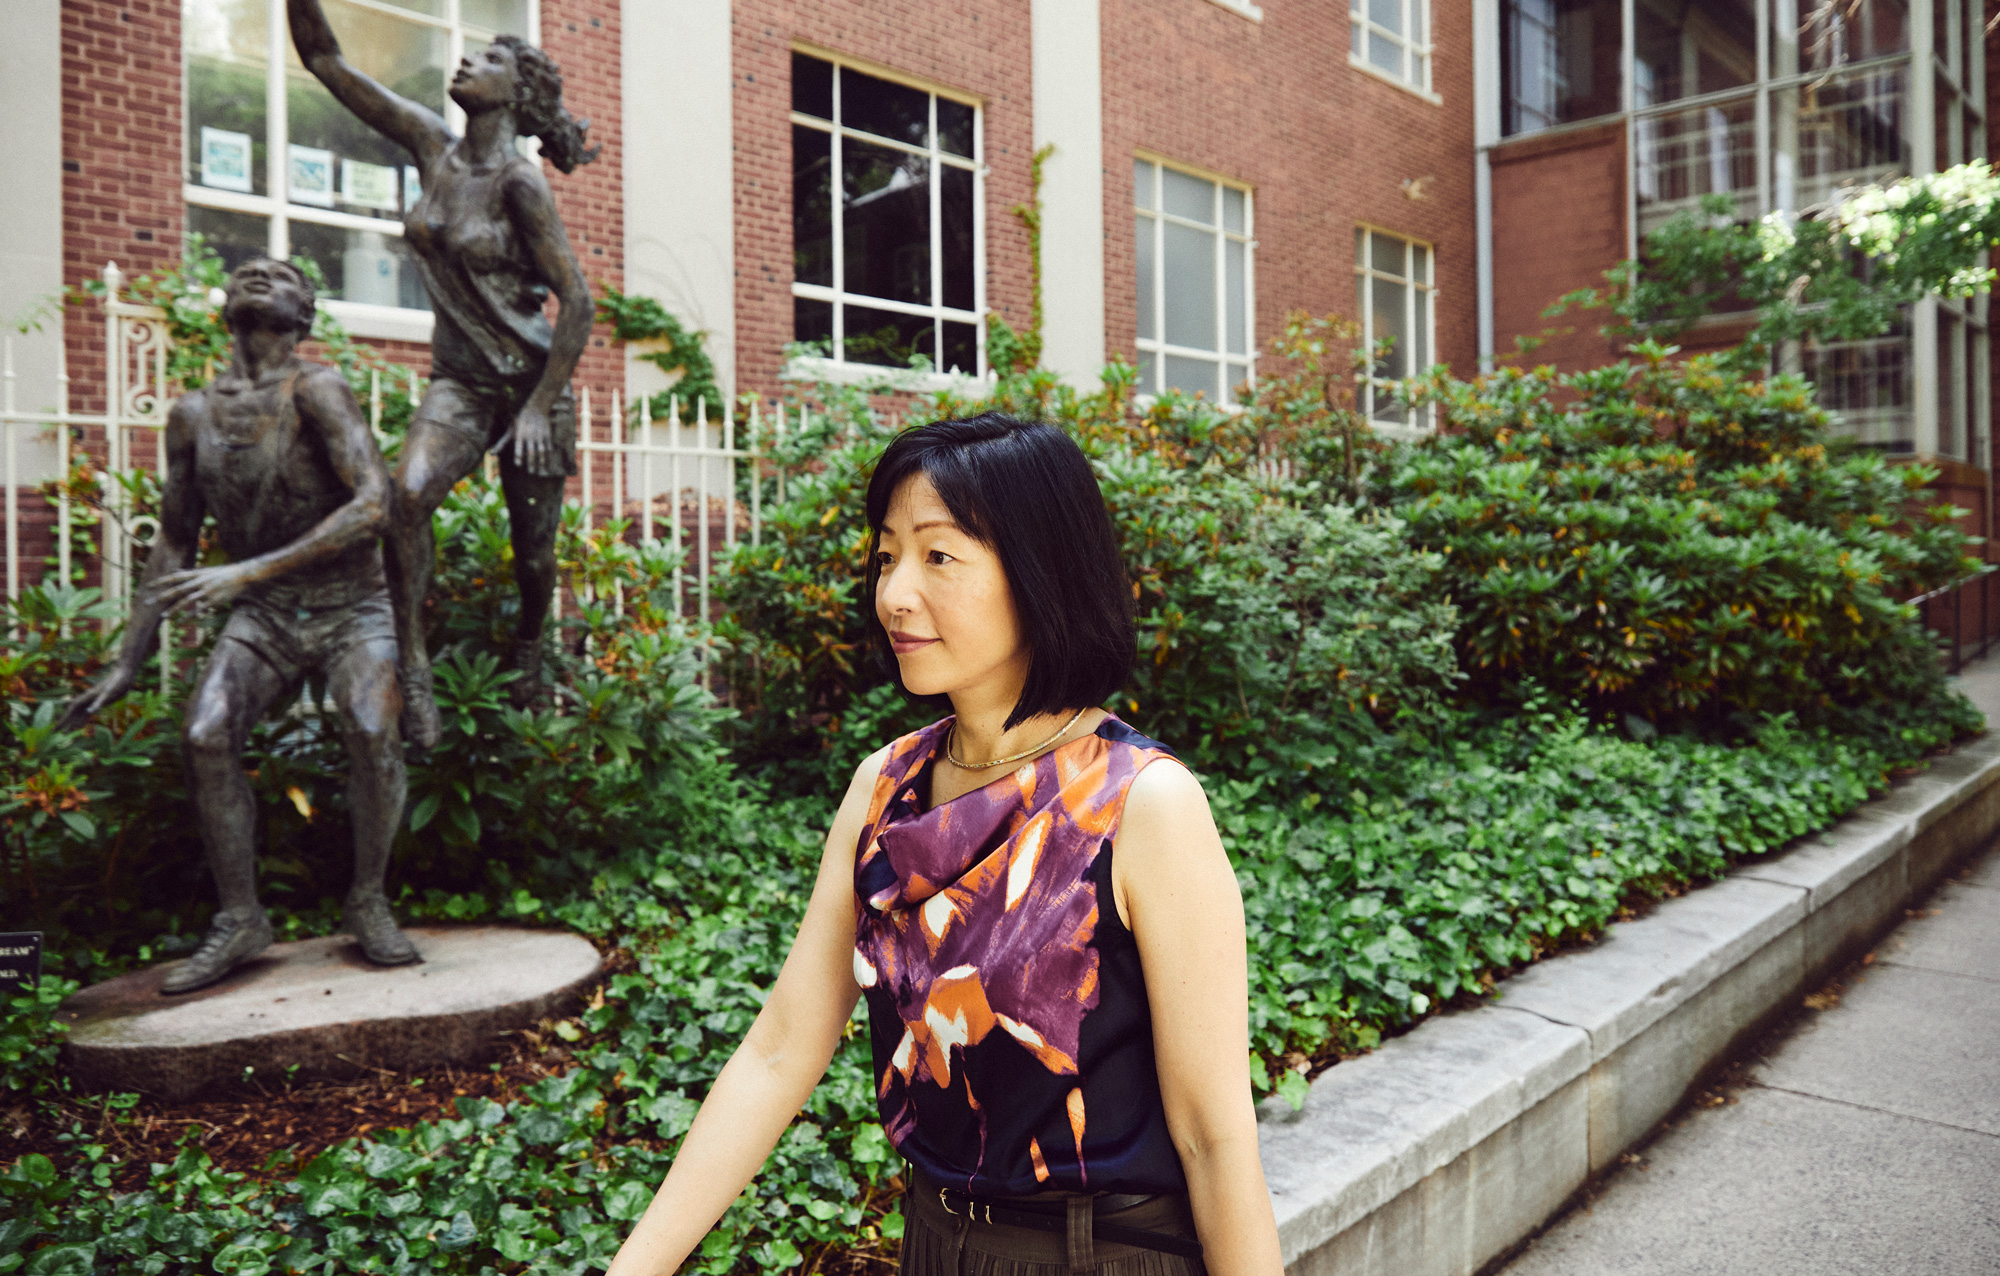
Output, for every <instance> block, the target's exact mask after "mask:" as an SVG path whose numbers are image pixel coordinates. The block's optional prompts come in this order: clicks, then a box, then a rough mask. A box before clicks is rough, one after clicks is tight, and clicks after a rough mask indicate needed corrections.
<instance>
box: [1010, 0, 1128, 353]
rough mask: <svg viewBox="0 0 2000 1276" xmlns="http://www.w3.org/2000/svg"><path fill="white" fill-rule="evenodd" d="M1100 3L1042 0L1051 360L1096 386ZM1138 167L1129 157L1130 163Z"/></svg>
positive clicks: (1100, 275)
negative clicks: (1048, 153)
mask: <svg viewBox="0 0 2000 1276" xmlns="http://www.w3.org/2000/svg"><path fill="white" fill-rule="evenodd" d="M1097 9H1098V0H1033V3H1032V6H1031V10H1030V18H1031V21H1032V22H1033V24H1034V41H1033V77H1034V95H1035V118H1034V135H1035V148H1036V149H1037V150H1040V149H1041V148H1042V147H1043V146H1046V145H1050V144H1053V145H1054V146H1055V148H1056V149H1055V153H1054V154H1053V155H1051V156H1050V157H1049V160H1048V163H1047V164H1045V165H1043V167H1042V303H1043V308H1042V313H1043V319H1042V363H1043V364H1044V365H1045V366H1046V367H1048V368H1049V369H1051V370H1052V371H1054V372H1057V373H1059V374H1061V375H1062V377H1063V378H1064V379H1065V380H1067V381H1069V382H1070V383H1071V384H1073V385H1076V386H1078V387H1080V388H1083V389H1093V388H1095V387H1096V386H1097V384H1098V373H1099V372H1100V371H1101V370H1102V369H1103V367H1104V228H1105V219H1104V69H1103V58H1102V48H1101V45H1100V43H1099V39H1098V22H1097ZM1127 162H1129V159H1128V161H1127Z"/></svg>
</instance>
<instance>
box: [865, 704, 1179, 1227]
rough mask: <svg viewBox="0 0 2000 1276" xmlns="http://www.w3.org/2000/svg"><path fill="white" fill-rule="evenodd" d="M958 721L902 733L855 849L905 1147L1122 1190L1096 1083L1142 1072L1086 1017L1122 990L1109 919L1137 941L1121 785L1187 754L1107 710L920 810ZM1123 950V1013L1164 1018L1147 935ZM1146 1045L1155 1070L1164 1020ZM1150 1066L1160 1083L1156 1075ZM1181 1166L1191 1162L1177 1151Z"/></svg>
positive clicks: (895, 1116)
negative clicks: (1111, 985) (1117, 878)
mask: <svg viewBox="0 0 2000 1276" xmlns="http://www.w3.org/2000/svg"><path fill="white" fill-rule="evenodd" d="M949 727H950V722H949V720H947V721H945V722H940V723H936V724H934V725H932V726H929V727H926V728H924V729H923V730H921V731H918V732H915V733H913V734H911V735H908V736H904V737H903V738H901V739H899V740H897V741H896V742H895V743H894V744H893V745H891V746H890V751H889V757H888V759H887V760H886V761H885V762H884V764H883V767H882V771H881V773H880V776H879V777H878V779H877V780H876V785H875V791H874V794H873V797H872V800H871V802H870V804H869V808H868V817H867V822H866V824H865V825H864V827H863V830H862V834H861V839H860V843H859V846H858V851H857V855H856V860H855V895H856V905H857V925H856V939H855V949H854V975H855V980H856V982H857V983H859V984H860V985H861V988H862V990H863V993H864V994H865V996H866V997H867V999H868V1003H869V1014H870V1021H871V1026H872V1029H873V1035H874V1041H875V1056H876V1082H877V1093H878V1097H879V1100H880V1104H881V1112H882V1123H883V1127H884V1129H885V1130H886V1131H887V1133H888V1135H889V1138H890V1140H891V1141H892V1142H893V1143H894V1144H895V1145H896V1146H897V1148H898V1149H899V1150H901V1151H902V1152H903V1153H904V1155H905V1156H908V1157H910V1159H911V1160H913V1161H915V1162H917V1163H918V1164H919V1165H921V1166H923V1167H924V1168H925V1169H927V1170H930V1171H931V1173H933V1174H934V1175H936V1176H937V1177H939V1178H941V1179H943V1180H945V1181H947V1182H952V1181H957V1182H965V1183H967V1184H968V1185H969V1188H970V1190H973V1191H975V1192H978V1191H985V1192H988V1193H1020V1192H1024V1191H1026V1192H1032V1191H1035V1190H1038V1189H1042V1188H1047V1187H1057V1186H1067V1187H1069V1188H1071V1189H1082V1188H1085V1187H1088V1188H1090V1189H1091V1190H1126V1189H1123V1188H1114V1187H1110V1186H1108V1185H1103V1184H1101V1183H1100V1182H1099V1180H1100V1179H1101V1178H1102V1175H1101V1174H1094V1173H1093V1168H1094V1166H1093V1164H1092V1160H1093V1158H1092V1144H1093V1143H1094V1142H1096V1140H1095V1139H1094V1138H1093V1137H1092V1136H1093V1135H1094V1133H1095V1132H1096V1131H1095V1129H1094V1127H1093V1119H1094V1112H1093V1108H1094V1101H1095V1100H1096V1099H1097V1091H1098V1089H1099V1088H1100V1086H1101V1085H1103V1084H1105V1083H1107V1082H1109V1083H1111V1084H1114V1085H1116V1086H1118V1087H1120V1088H1121V1089H1123V1090H1125V1091H1129V1090H1130V1088H1131V1087H1130V1084H1129V1079H1125V1078H1119V1077H1114V1076H1109V1075H1106V1074H1104V1072H1103V1070H1102V1068H1099V1067H1094V1066H1093V1065H1094V1064H1096V1063H1098V1062H1099V1060H1094V1059H1093V1058H1092V1055H1093V1054H1097V1055H1103V1056H1105V1057H1106V1058H1108V1059H1112V1060H1115V1061H1116V1062H1117V1066H1116V1067H1115V1068H1114V1069H1113V1071H1114V1072H1117V1071H1123V1070H1126V1069H1129V1068H1130V1067H1131V1066H1132V1060H1131V1059H1130V1058H1128V1057H1127V1056H1129V1055H1130V1054H1131V1051H1130V1049H1129V1048H1128V1047H1129V1045H1130V1043H1112V1045H1113V1049H1112V1050H1111V1051H1109V1052H1108V1053H1107V1052H1106V1051H1104V1050H1093V1049H1091V1047H1092V1046H1094V1045H1097V1044H1099V1043H1098V1041H1097V1040H1096V1039H1097V1038H1098V1037H1101V1036H1102V1035H1103V1034H1101V1033H1097V1034H1091V1033H1086V1021H1087V1020H1089V1019H1090V1018H1091V1016H1092V1015H1093V1012H1095V1011H1097V1010H1098V1009H1099V1007H1100V1004H1101V1003H1102V1001H1103V999H1104V996H1105V993H1106V991H1107V989H1106V987H1105V983H1104V974H1105V963H1104V956H1105V951H1104V948H1105V946H1104V944H1103V943H1101V942H1100V941H1101V939H1103V938H1104V932H1107V931H1112V932H1116V938H1118V939H1122V940H1123V941H1124V943H1123V947H1124V948H1130V934H1129V932H1126V931H1124V929H1123V927H1122V926H1120V925H1119V924H1118V922H1117V919H1116V915H1115V909H1114V908H1112V906H1111V903H1110V900H1109V898H1108V889H1109V887H1108V883H1109V876H1108V871H1104V870H1108V866H1109V861H1108V852H1109V850H1110V848H1111V845H1112V839H1113V837H1114V836H1115V834H1116V832H1117V828H1118V822H1119V817H1120V815H1121V814H1122V812H1123V810H1124V804H1125V796H1126V792H1127V790H1128V789H1129V788H1130V786H1131V783H1132V780H1133V779H1134V777H1136V776H1137V775H1138V773H1139V771H1140V770H1141V769H1142V768H1143V767H1145V766H1146V764H1147V763H1148V762H1151V761H1152V760H1153V759H1155V758H1158V757H1170V756H1172V755H1171V753H1170V752H1169V751H1168V750H1167V749H1166V748H1165V747H1164V746H1161V745H1159V744H1157V743H1155V742H1153V741H1151V740H1148V739H1146V738H1145V737H1144V736H1141V735H1139V734H1138V733H1137V732H1135V731H1133V730H1132V729H1131V728H1130V727H1127V726H1126V725H1125V724H1124V723H1123V722H1120V721H1119V720H1118V719H1116V718H1107V719H1106V720H1105V721H1104V723H1103V724H1102V725H1101V726H1100V727H1099V729H1098V730H1097V731H1096V732H1095V733H1093V734H1091V735H1088V736H1084V737H1081V738H1079V739H1076V740H1072V741H1070V742H1068V743H1066V744H1064V745H1062V746H1060V747H1058V748H1056V749H1054V750H1052V751H1050V752H1049V753H1046V754H1044V755H1042V756H1041V757H1039V758H1037V759H1035V760H1034V761H1033V762H1030V763H1025V764H1023V765H1022V766H1021V767H1019V768H1018V769H1017V770H1015V771H1014V772H1012V773H1011V774H1009V775H1007V776H1004V777H1003V778H1001V779H998V780H995V781H993V782H992V783H990V784H988V785H986V786H985V787H983V788H979V789H975V790H973V791H971V792H968V793H965V794H962V795H960V796H958V797H956V798H953V799H952V800H951V801H948V802H944V803H941V804H938V805H936V806H931V807H929V808H928V809H925V807H924V802H925V799H926V797H927V790H928V788H929V773H930V766H931V764H932V762H933V760H934V759H935V758H936V757H937V755H938V753H939V751H940V750H941V749H942V748H943V746H944V741H945V738H946V736H947V734H948V732H949ZM1100 855H1104V856H1105V857H1106V858H1105V859H1104V861H1103V863H1101V864H1100V863H1099V859H1100ZM1100 887H1102V892H1101V891H1100ZM1101 894H1102V897H1101ZM1106 913H1110V914H1111V917H1110V922H1109V925H1108V926H1107V925H1106V921H1105V914H1106ZM1124 956H1125V960H1124V961H1123V962H1122V963H1121V966H1120V969H1121V972H1122V974H1123V977H1122V978H1121V979H1120V980H1119V981H1118V984H1119V986H1118V987H1117V988H1116V989H1115V990H1113V991H1114V992H1115V995H1116V996H1117V998H1118V999H1119V1000H1121V1001H1130V1000H1132V999H1133V998H1134V997H1135V995H1136V999H1137V1000H1138V1002H1139V1003H1140V1004H1139V1005H1138V1006H1137V1007H1133V1006H1129V1005H1125V1006H1121V1008H1120V1013H1119V1014H1116V1015H1114V1016H1113V1018H1114V1019H1119V1020H1132V1021H1133V1022H1135V1023H1136V1022H1139V1021H1145V1022H1147V1023H1148V1024H1149V1019H1148V1017H1147V1015H1146V1013H1145V1008H1144V1005H1143V1002H1144V985H1143V980H1142V979H1141V978H1140V977H1139V975H1138V970H1137V954H1136V951H1133V952H1129V953H1126V954H1125V955H1124ZM1126 967H1129V970H1126V969H1125V968H1126ZM1135 1010H1136V1014H1135V1013H1134V1012H1135ZM1087 1038H1089V1040H1087ZM1142 1053H1143V1054H1144V1055H1145V1062H1144V1065H1143V1066H1144V1068H1145V1070H1146V1071H1147V1072H1148V1073H1149V1074H1150V1072H1151V1041H1150V1029H1149V1028H1148V1036H1147V1040H1146V1041H1145V1043H1144V1049H1143V1051H1142ZM1093 1074H1095V1075H1093ZM1143 1080H1144V1083H1145V1086H1149V1087H1151V1088H1153V1089H1154V1090H1155V1091H1156V1089H1157V1081H1156V1079H1155V1078H1153V1077H1152V1076H1151V1075H1148V1076H1146V1077H1145V1078H1144V1079H1143ZM1142 1088H1143V1087H1142ZM1129 1098H1130V1094H1129V1093H1127V1094H1122V1095H1120V1096H1119V1098H1118V1099H1117V1101H1115V1102H1113V1103H1111V1105H1110V1106H1111V1108H1112V1110H1113V1111H1114V1113H1116V1114H1118V1115H1119V1117H1120V1120H1119V1121H1118V1122H1117V1124H1120V1125H1129V1124H1130V1120H1129V1118H1130V1117H1131V1116H1133V1115H1135V1114H1133V1113H1131V1112H1129V1111H1127V1109H1129V1108H1130V1106H1131V1105H1130V1103H1129V1101H1128V1100H1129ZM1095 1106H1102V1105H1101V1104H1100V1105H1095ZM1156 1106H1157V1105H1156ZM1142 1124H1143V1122H1142ZM1152 1124H1162V1125H1163V1121H1162V1122H1152ZM1130 1134H1131V1131H1129V1130H1126V1131H1120V1132H1118V1138H1119V1141H1120V1143H1121V1145H1122V1146H1121V1147H1120V1148H1118V1149H1114V1150H1113V1151H1112V1153H1111V1157H1112V1160H1113V1161H1116V1162H1121V1163H1122V1162H1124V1161H1128V1160H1129V1159H1130V1156H1129V1154H1130V1153H1131V1151H1132V1150H1133V1145H1132V1139H1131V1137H1130ZM1168 1154H1169V1155H1171V1148H1170V1145H1169V1149H1168ZM1146 1159H1157V1156H1156V1155H1149V1158H1146ZM1156 1168H1162V1169H1164V1167H1156ZM1167 1172H1168V1173H1169V1176H1170V1177H1172V1178H1174V1179H1178V1177H1179V1165H1178V1159H1177V1158H1176V1159H1175V1160H1174V1163H1173V1165H1172V1166H1171V1167H1170V1171H1167ZM1148 1190H1165V1189H1161V1188H1152V1189H1148Z"/></svg>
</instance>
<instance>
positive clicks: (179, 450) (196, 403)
mask: <svg viewBox="0 0 2000 1276" xmlns="http://www.w3.org/2000/svg"><path fill="white" fill-rule="evenodd" d="M205 410H206V409H205V408H204V407H203V398H202V394H201V392H200V391H199V390H197V391H195V392H194V393H193V394H190V395H188V396H186V397H185V398H183V399H181V400H180V401H179V402H177V403H175V404H174V407H173V411H171V412H169V413H168V414H167V431H166V440H165V445H166V449H167V456H166V462H167V486H166V490H165V491H164V492H162V493H161V494H160V533H159V536H158V537H157V538H155V539H154V541H153V547H152V550H151V551H150V552H149V553H148V554H147V555H146V571H145V574H144V575H143V576H142V577H141V578H140V582H139V589H138V591H137V594H136V595H135V597H134V598H133V601H132V611H131V614H130V615H128V616H127V617H126V618H125V639H124V642H123V643H122V644H121V645H120V647H119V649H118V659H117V660H116V661H115V662H114V663H113V664H112V666H111V668H110V670H109V671H108V672H107V673H106V674H105V675H104V677H103V678H102V679H101V680H99V682H98V683H97V685H96V686H94V687H92V688H91V689H90V690H89V691H86V692H84V693H83V694H82V695H80V696H78V697H77V698H76V699H75V700H72V701H71V702H70V704H69V708H68V709H66V710H65V711H64V713H63V722H62V725H63V728H64V729H65V730H70V731H74V730H75V729H76V728H78V727H80V726H82V725H83V724H84V723H85V722H86V721H88V720H89V718H90V717H91V715H93V714H96V713H99V712H102V711H103V710H104V709H106V708H108V707H109V706H110V705H111V704H112V703H113V702H114V701H116V700H118V699H120V698H121V697H123V696H124V695H125V693H126V692H128V691H130V690H131V689H132V684H133V683H134V682H136V681H137V680H138V677H139V668H140V666H142V665H144V664H145V663H146V657H147V656H149V655H151V654H152V652H153V647H154V645H155V644H156V643H158V641H159V637H160V621H161V620H163V619H165V618H166V615H167V612H168V611H169V610H170V608H169V606H168V604H167V603H166V602H164V601H163V600H162V599H161V598H160V597H159V583H160V582H161V581H162V580H165V579H167V578H168V577H169V576H171V575H173V574H174V573H176V572H180V571H184V570H185V569H186V568H187V567H188V565H189V564H191V563H193V562H194V556H195V550H196V548H197V547H198V546H199V544H200V542H201V521H202V518H203V515H204V512H205V511H204V510H203V508H202V502H201V489H200V488H199V487H198V486H196V485H195V481H194V421H195V420H196V418H197V417H199V415H200V414H201V413H202V412H203V411H205Z"/></svg>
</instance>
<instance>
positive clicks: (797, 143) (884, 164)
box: [792, 52, 986, 376]
mask: <svg viewBox="0 0 2000 1276" xmlns="http://www.w3.org/2000/svg"><path fill="white" fill-rule="evenodd" d="M980 145H981V143H980V110H979V105H978V103H977V102H976V101H974V100H973V99H971V98H969V97H961V96H956V95H953V94H951V93H950V92H948V91H941V90H938V89H935V88H930V87H924V86H919V85H916V84H911V83H903V82H899V81H896V80H891V79H886V78H884V77H883V76H882V75H880V74H877V73H874V72H873V71H872V70H871V71H862V70H858V69H856V68H855V67H853V66H849V65H846V64H845V63H843V62H841V61H840V60H839V59H837V58H831V57H827V56H823V55H821V54H817V53H806V52H794V53H793V54H792V263H793V264H792V333H793V339H794V340H796V341H799V342H807V343H812V344H813V345H815V346H816V347H817V348H818V349H819V350H821V351H823V352H824V355H825V357H826V358H827V359H829V360H831V361H832V362H833V363H835V364H837V365H839V364H866V365H872V366H875V367H888V368H908V367H909V366H911V360H912V359H913V358H915V357H917V356H922V357H923V358H925V359H928V360H930V363H931V366H932V368H933V369H934V370H936V371H937V372H940V373H960V374H963V375H967V376H983V375H984V374H985V370H986V332H985V324H984V323H983V322H982V316H984V314H985V313H986V244H985V231H986V226H985V203H986V198H985V182H984V179H983V177H982V175H981V164H982V158H981V152H980ZM836 175H837V180H836ZM836 187H837V188H838V190H839V193H840V195H839V199H838V200H836V199H835V198H834V191H835V189H836Z"/></svg>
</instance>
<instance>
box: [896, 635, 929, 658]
mask: <svg viewBox="0 0 2000 1276" xmlns="http://www.w3.org/2000/svg"><path fill="white" fill-rule="evenodd" d="M936 641H937V639H935V638H919V637H917V635H915V634H906V633H891V634H890V635H889V645H890V646H891V647H893V648H895V649H896V654H897V655H899V656H907V655H909V654H910V653H911V652H913V651H917V650H920V649H922V648H924V647H928V646H930V645H931V644H932V643H934V642H936Z"/></svg>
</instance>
